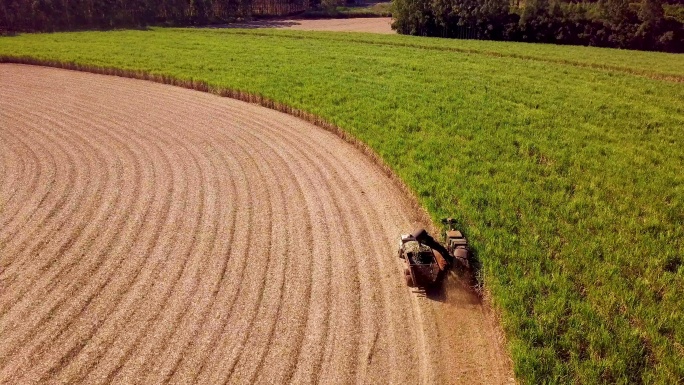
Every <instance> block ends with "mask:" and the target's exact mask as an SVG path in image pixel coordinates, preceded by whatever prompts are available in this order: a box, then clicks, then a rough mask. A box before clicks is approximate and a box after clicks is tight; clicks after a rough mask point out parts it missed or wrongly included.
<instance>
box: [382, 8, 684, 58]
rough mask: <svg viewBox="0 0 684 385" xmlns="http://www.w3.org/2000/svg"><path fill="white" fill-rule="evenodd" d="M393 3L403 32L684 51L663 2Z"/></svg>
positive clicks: (682, 34) (677, 25)
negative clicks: (666, 15) (667, 16)
mask: <svg viewBox="0 0 684 385" xmlns="http://www.w3.org/2000/svg"><path fill="white" fill-rule="evenodd" d="M394 1H395V4H397V12H396V13H395V15H394V16H395V19H396V20H395V23H394V28H395V29H396V30H397V31H398V32H399V33H403V34H414V35H415V34H420V35H427V36H441V37H456V38H468V39H473V38H474V39H494V40H513V41H527V42H541V43H555V44H577V45H591V46H599V47H616V48H629V49H641V50H655V51H666V52H684V24H682V22H681V21H679V20H678V19H677V18H665V17H664V10H663V0H641V2H640V3H630V0H598V2H596V3H589V2H568V1H564V0H525V1H524V5H522V6H521V5H520V1H519V0H515V1H511V0H506V1H502V0H394ZM509 6H510V7H509ZM464 28H466V29H467V31H466V32H468V33H465V34H464ZM416 31H420V32H419V33H416Z"/></svg>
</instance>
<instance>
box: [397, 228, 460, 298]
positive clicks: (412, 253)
mask: <svg viewBox="0 0 684 385" xmlns="http://www.w3.org/2000/svg"><path fill="white" fill-rule="evenodd" d="M442 223H444V224H446V225H447V226H448V230H447V231H446V232H445V234H444V240H445V245H446V246H445V245H442V244H441V243H439V242H437V241H436V240H435V239H434V238H432V236H430V234H428V232H427V231H425V229H419V230H417V231H415V232H413V234H402V235H401V239H400V240H399V252H398V254H399V258H401V259H403V260H404V278H405V280H406V284H407V285H408V286H409V287H421V288H431V287H434V286H436V285H438V284H439V283H440V282H441V281H442V279H443V278H444V277H445V275H446V272H447V271H448V270H449V269H450V268H451V267H453V266H454V265H455V264H457V263H460V264H461V265H463V266H466V267H467V266H468V241H467V240H466V239H465V237H464V236H463V234H462V233H461V232H460V231H458V230H456V229H454V225H455V221H454V220H453V219H451V218H446V219H443V220H442Z"/></svg>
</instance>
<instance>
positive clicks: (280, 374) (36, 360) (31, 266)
mask: <svg viewBox="0 0 684 385" xmlns="http://www.w3.org/2000/svg"><path fill="white" fill-rule="evenodd" d="M418 217H419V215H418V213H416V212H415V211H413V210H412V209H411V205H410V202H409V201H408V199H407V198H406V197H404V196H403V195H402V193H401V192H400V189H399V188H397V187H396V186H395V184H394V183H393V182H392V181H391V180H390V179H389V178H388V177H387V176H386V175H385V174H383V173H382V171H380V169H379V168H378V167H377V166H375V165H374V164H373V163H372V162H371V161H370V160H368V159H367V158H366V157H365V156H363V155H362V154H361V153H360V152H359V151H358V150H356V149H355V148H353V147H352V146H351V145H349V144H347V143H345V142H343V141H342V140H341V139H339V138H338V137H336V136H334V135H333V134H331V133H329V132H326V131H323V130H321V129H319V128H317V127H315V126H312V125H310V124H307V123H305V122H303V121H301V120H298V119H296V118H293V117H291V116H288V115H284V114H281V113H278V112H275V111H272V110H268V109H265V108H262V107H258V106H254V105H250V104H246V103H243V102H238V101H235V100H231V99H226V98H220V97H217V96H214V95H210V94H205V93H201V92H196V91H190V90H186V89H181V88H176V87H171V86H166V85H160V84H155V83H151V82H145V81H139V80H132V79H124V78H117V77H108V76H102V75H94V74H85V73H78V72H71V71H65V70H58V69H48V68H41V67H32V66H21V65H0V341H2V344H0V383H35V382H62V383H87V384H96V383H160V382H169V383H264V382H269V383H287V382H292V383H312V382H323V383H333V382H334V383H349V382H367V383H386V382H393V383H407V384H408V383H469V384H471V383H487V384H493V383H504V382H507V381H509V380H510V377H511V374H510V373H511V372H510V369H509V366H508V361H507V358H506V356H505V354H504V353H503V351H502V349H501V347H500V346H499V343H498V340H497V333H496V332H495V328H494V326H493V323H492V321H491V317H490V316H489V315H488V314H487V312H486V309H485V308H484V307H483V306H482V305H481V303H480V301H479V299H478V297H477V296H476V295H474V294H473V293H472V291H471V290H470V289H469V288H468V287H467V285H466V284H465V283H464V282H463V281H462V280H458V279H457V278H456V277H451V279H450V283H449V287H448V288H447V290H446V292H445V294H444V298H440V299H439V300H435V299H429V298H426V297H425V296H423V295H421V294H420V293H412V292H411V291H410V289H408V288H407V287H406V286H405V285H404V282H403V276H402V271H401V264H400V261H399V260H398V259H397V258H396V257H395V250H394V247H395V242H396V238H397V236H398V234H399V233H400V232H402V231H403V232H406V231H409V230H411V229H412V228H413V227H414V226H416V225H419V224H418V223H417V219H416V218H418Z"/></svg>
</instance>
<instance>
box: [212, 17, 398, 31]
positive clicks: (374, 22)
mask: <svg viewBox="0 0 684 385" xmlns="http://www.w3.org/2000/svg"><path fill="white" fill-rule="evenodd" d="M211 28H247V29H254V28H278V29H295V30H301V31H330V32H369V33H380V34H394V33H396V32H395V31H394V30H393V29H392V18H391V17H367V18H364V17H354V18H348V19H320V20H317V19H297V18H288V19H278V20H254V21H248V22H242V23H231V24H226V25H223V26H220V27H216V26H213V27H211Z"/></svg>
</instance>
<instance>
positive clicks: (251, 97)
mask: <svg viewBox="0 0 684 385" xmlns="http://www.w3.org/2000/svg"><path fill="white" fill-rule="evenodd" d="M3 63H6V64H24V65H34V66H43V67H53V68H60V69H66V70H71V71H81V72H89V73H94V74H100V75H109V76H119V77H124V78H131V79H138V80H147V81H152V82H155V83H161V84H167V85H172V86H176V87H182V88H186V89H191V90H195V91H201V92H207V93H210V94H214V95H218V96H221V97H227V98H231V99H236V100H240V101H243V102H247V103H251V104H257V105H260V106H262V107H265V108H269V109H272V110H275V111H278V112H282V113H285V114H288V115H291V116H294V117H296V118H299V119H302V120H304V121H306V122H308V123H311V124H313V125H315V126H316V127H319V128H322V129H324V130H326V131H328V132H331V133H333V134H335V135H337V136H338V137H339V138H341V139H342V140H344V141H345V142H347V143H349V144H351V145H352V146H354V148H356V149H357V150H359V151H361V152H362V153H363V154H364V155H365V156H366V157H368V158H369V159H370V160H371V161H372V162H373V164H375V165H376V166H378V167H380V169H381V170H382V172H383V173H384V174H385V175H386V176H387V177H389V178H390V180H392V182H393V183H394V184H395V185H396V186H397V187H398V188H399V189H400V190H401V192H402V193H403V194H404V196H405V198H407V201H408V203H409V204H410V206H411V208H412V209H413V210H415V212H416V213H418V214H419V217H418V218H416V220H417V221H418V222H421V223H423V224H424V225H426V226H427V227H428V228H427V229H426V230H427V231H429V232H431V233H433V234H438V233H439V228H438V227H437V226H435V224H434V222H433V221H432V218H431V217H430V214H429V213H428V212H427V210H425V208H424V207H423V205H421V204H420V202H419V201H418V198H417V196H416V194H415V192H414V191H413V190H412V189H411V188H410V187H409V186H408V185H407V184H406V183H405V182H404V181H403V179H401V178H400V177H399V176H398V175H397V174H396V173H395V172H394V170H393V169H392V168H391V167H390V166H389V165H388V164H387V163H386V162H385V160H384V159H382V157H381V156H380V155H379V154H378V153H377V152H375V150H373V149H372V148H371V147H370V146H368V145H367V144H366V143H364V142H363V141H361V140H360V139H358V138H356V137H355V136H354V135H352V134H350V133H348V132H347V131H345V130H344V129H342V128H341V127H339V126H337V125H335V124H332V123H330V122H328V121H327V120H325V119H323V118H321V117H320V116H318V115H315V114H312V113H310V112H307V111H304V110H301V109H298V108H294V107H292V106H289V105H287V104H285V103H280V102H277V101H275V100H273V99H271V98H268V97H266V96H263V95H259V94H256V93H253V92H249V91H243V90H237V89H232V88H228V87H221V86H215V85H211V84H209V83H208V82H206V81H204V80H195V79H190V80H187V79H186V80H184V79H179V78H176V77H173V76H170V75H163V74H153V73H150V72H148V71H142V70H125V69H120V68H115V67H101V66H94V65H87V64H79V63H74V62H62V61H59V60H45V59H37V58H33V57H27V56H20V57H17V56H8V55H0V64H3ZM477 292H478V295H480V296H482V292H481V290H479V289H478V290H477Z"/></svg>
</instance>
